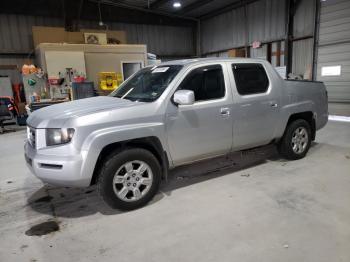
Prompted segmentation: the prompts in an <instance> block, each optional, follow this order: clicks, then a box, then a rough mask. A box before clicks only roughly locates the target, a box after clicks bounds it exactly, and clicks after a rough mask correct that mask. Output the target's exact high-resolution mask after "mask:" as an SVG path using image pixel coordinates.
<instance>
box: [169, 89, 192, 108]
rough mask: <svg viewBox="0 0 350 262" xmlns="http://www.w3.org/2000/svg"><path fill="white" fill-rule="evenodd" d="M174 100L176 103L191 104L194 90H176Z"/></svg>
mask: <svg viewBox="0 0 350 262" xmlns="http://www.w3.org/2000/svg"><path fill="white" fill-rule="evenodd" d="M174 102H175V103H176V104H178V105H193V103H194V92H193V91H191V90H177V91H176V92H175V94H174Z"/></svg>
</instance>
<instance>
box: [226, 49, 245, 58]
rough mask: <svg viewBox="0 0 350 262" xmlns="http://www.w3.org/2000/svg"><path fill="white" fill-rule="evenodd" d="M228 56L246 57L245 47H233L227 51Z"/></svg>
mask: <svg viewBox="0 0 350 262" xmlns="http://www.w3.org/2000/svg"><path fill="white" fill-rule="evenodd" d="M227 54H228V57H245V49H244V48H236V49H231V50H229V51H228V52H227Z"/></svg>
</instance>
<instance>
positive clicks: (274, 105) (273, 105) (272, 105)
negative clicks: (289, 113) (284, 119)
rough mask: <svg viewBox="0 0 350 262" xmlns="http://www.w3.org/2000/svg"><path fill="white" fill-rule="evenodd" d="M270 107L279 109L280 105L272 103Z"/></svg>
mask: <svg viewBox="0 0 350 262" xmlns="http://www.w3.org/2000/svg"><path fill="white" fill-rule="evenodd" d="M270 106H271V107H278V104H277V103H273V102H271V103H270Z"/></svg>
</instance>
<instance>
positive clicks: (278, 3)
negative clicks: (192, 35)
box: [201, 0, 285, 54]
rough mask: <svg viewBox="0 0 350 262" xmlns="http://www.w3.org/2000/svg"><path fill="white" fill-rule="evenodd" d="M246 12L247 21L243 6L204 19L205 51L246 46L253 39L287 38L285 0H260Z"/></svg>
mask: <svg viewBox="0 0 350 262" xmlns="http://www.w3.org/2000/svg"><path fill="white" fill-rule="evenodd" d="M246 14H247V21H245V10H244V7H241V8H238V9H234V10H231V11H229V12H226V13H224V14H220V15H218V16H215V17H212V18H209V19H206V20H204V21H202V22H201V42H202V46H201V49H202V53H203V54H206V53H213V52H217V51H220V50H225V49H231V48H235V47H242V46H244V45H245V44H246V43H252V42H253V41H261V42H270V41H274V40H280V39H283V38H284V37H285V0H260V1H257V2H255V3H252V4H250V5H248V6H247V9H246ZM246 27H247V29H248V32H247V34H246V31H245V28H246ZM247 38H248V39H247Z"/></svg>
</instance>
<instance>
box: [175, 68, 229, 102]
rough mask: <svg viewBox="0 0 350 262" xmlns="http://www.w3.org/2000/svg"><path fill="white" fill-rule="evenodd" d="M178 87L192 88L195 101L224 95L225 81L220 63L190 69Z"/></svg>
mask: <svg viewBox="0 0 350 262" xmlns="http://www.w3.org/2000/svg"><path fill="white" fill-rule="evenodd" d="M179 89H186V90H192V91H193V92H194V97H195V101H203V100H211V99H218V98H222V97H224V96H225V81H224V75H223V72H222V67H221V66H220V65H211V66H204V67H199V68H196V69H194V70H192V71H191V72H190V73H189V74H188V75H187V76H186V78H185V79H184V80H183V81H182V83H181V84H180V87H179Z"/></svg>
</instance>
